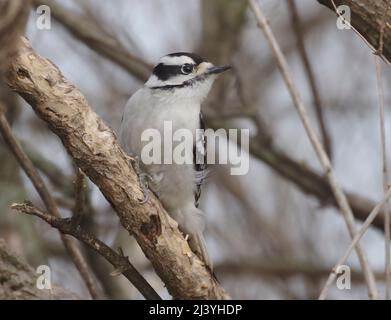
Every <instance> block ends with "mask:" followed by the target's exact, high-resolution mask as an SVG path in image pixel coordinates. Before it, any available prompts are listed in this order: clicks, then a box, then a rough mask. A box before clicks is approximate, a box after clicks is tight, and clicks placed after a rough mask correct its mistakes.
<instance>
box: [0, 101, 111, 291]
mask: <svg viewBox="0 0 391 320" xmlns="http://www.w3.org/2000/svg"><path fill="white" fill-rule="evenodd" d="M4 110H5V108H4V107H3V106H2V105H0V133H1V134H2V136H3V139H4V141H5V143H6V144H7V146H8V147H9V149H10V150H11V152H12V153H13V155H14V156H15V158H16V160H17V161H18V162H19V164H20V166H21V167H22V169H23V170H24V172H25V173H26V175H27V176H28V177H29V179H30V180H31V182H32V184H33V185H34V187H35V189H36V190H37V192H38V194H39V196H40V197H41V199H42V201H43V203H44V204H45V206H46V209H47V210H48V212H50V214H52V215H53V216H55V217H57V218H60V217H61V215H60V212H59V210H58V207H57V204H56V202H55V200H54V198H53V197H52V196H51V194H50V192H49V190H48V189H47V187H46V185H45V183H44V181H43V180H42V178H41V176H40V175H39V174H38V172H37V170H36V169H35V167H34V165H33V163H32V162H31V160H30V159H29V158H28V157H27V155H26V154H25V153H24V151H23V149H22V147H21V146H20V144H19V142H18V141H17V140H16V138H15V137H14V135H13V133H12V130H11V127H10V125H9V123H8V121H7V119H6V117H5V115H4ZM60 236H61V240H62V242H63V243H64V246H65V248H66V249H67V251H68V253H69V255H70V257H71V258H72V261H73V263H74V264H75V266H76V268H77V269H78V271H79V273H80V275H81V277H82V279H83V280H84V282H85V284H86V286H87V288H88V291H89V292H90V294H91V297H93V298H94V299H101V298H103V296H102V293H101V292H100V290H99V286H98V284H97V283H96V280H95V279H94V277H93V276H92V271H91V269H90V267H89V266H88V265H87V263H86V261H85V259H84V257H83V255H82V254H81V252H80V250H79V248H78V247H77V244H76V243H75V242H74V241H73V240H72V239H70V238H68V237H66V236H64V235H62V234H60Z"/></svg>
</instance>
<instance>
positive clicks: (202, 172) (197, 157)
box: [193, 112, 207, 207]
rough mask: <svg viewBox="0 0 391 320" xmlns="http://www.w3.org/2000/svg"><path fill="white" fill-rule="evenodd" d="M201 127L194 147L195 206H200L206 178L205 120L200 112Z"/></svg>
mask: <svg viewBox="0 0 391 320" xmlns="http://www.w3.org/2000/svg"><path fill="white" fill-rule="evenodd" d="M200 129H202V132H199V133H198V134H197V136H196V142H195V144H194V147H193V159H194V168H195V171H196V189H195V192H194V200H195V206H196V207H198V204H199V199H200V197H201V186H202V184H203V182H204V180H205V178H206V156H207V154H206V143H207V141H206V138H205V135H204V130H205V122H204V119H203V116H202V113H201V112H200Z"/></svg>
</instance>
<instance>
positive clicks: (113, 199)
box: [6, 39, 229, 299]
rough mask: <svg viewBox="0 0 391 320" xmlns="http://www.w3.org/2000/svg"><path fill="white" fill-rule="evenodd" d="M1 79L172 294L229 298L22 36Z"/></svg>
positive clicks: (71, 91)
mask: <svg viewBox="0 0 391 320" xmlns="http://www.w3.org/2000/svg"><path fill="white" fill-rule="evenodd" d="M6 78H7V81H8V84H9V85H10V87H11V88H12V89H13V90H15V91H16V92H17V93H19V94H20V95H21V96H22V97H23V98H24V99H25V100H26V101H27V102H28V103H30V105H31V106H32V107H33V109H34V111H35V113H36V114H37V115H38V116H39V117H40V118H41V119H43V120H44V121H45V122H46V123H47V124H48V125H49V127H50V129H51V130H52V131H53V132H54V133H55V134H57V135H58V136H59V138H60V139H61V141H62V143H63V144H64V146H65V148H66V149H67V151H68V152H69V154H70V155H71V157H72V158H73V159H74V160H75V162H76V164H77V165H78V166H79V167H80V168H81V169H82V170H83V172H84V173H85V174H86V175H87V176H88V177H89V178H90V179H91V180H92V181H93V182H94V183H95V184H96V185H97V186H98V187H99V189H100V190H101V192H102V193H103V195H104V196H105V197H106V199H107V200H108V201H109V202H110V203H111V204H112V206H113V208H114V210H115V211H116V212H117V214H118V216H119V218H120V220H121V223H122V225H123V226H124V228H125V229H126V230H127V231H128V232H129V234H131V235H133V236H134V237H135V238H136V240H137V242H138V243H139V245H140V247H141V248H142V250H143V252H144V253H145V255H146V256H147V258H148V259H149V260H150V261H151V263H152V265H153V267H154V268H155V270H156V272H157V274H158V275H159V276H160V277H161V279H162V280H163V282H164V283H165V285H166V286H167V289H168V291H169V292H170V294H171V295H172V296H173V297H175V298H177V299H224V298H229V297H228V295H227V294H226V292H225V291H224V289H222V288H221V287H220V285H219V284H218V283H217V282H216V281H215V279H214V278H213V276H212V275H211V273H210V272H209V271H208V270H207V269H206V268H205V266H204V264H203V263H202V262H201V261H200V260H199V259H198V258H197V256H196V255H195V254H193V252H192V251H191V250H190V248H189V246H188V244H187V242H186V241H185V240H184V238H183V235H182V234H181V233H180V231H179V230H178V226H177V223H176V222H175V221H174V220H172V219H171V218H170V217H169V216H168V215H167V213H166V212H165V211H164V209H163V207H162V205H161V204H160V202H159V201H158V200H157V199H156V198H155V197H154V196H153V195H151V197H150V200H149V201H148V202H147V203H146V204H141V203H140V199H142V198H143V194H142V191H141V190H140V188H139V184H138V178H137V175H136V174H135V172H134V170H133V169H132V167H131V165H130V160H131V159H130V158H129V157H128V156H127V155H126V154H125V153H124V152H123V150H122V149H121V148H120V146H119V145H118V143H117V141H116V137H115V135H114V133H113V131H112V130H111V129H110V128H109V127H108V126H107V125H106V124H105V123H104V122H103V121H102V120H101V119H100V118H99V117H98V115H97V114H96V113H95V112H94V111H92V109H91V108H90V106H89V105H88V102H87V100H86V99H85V97H84V96H83V95H82V94H81V93H80V91H79V90H78V89H77V88H76V87H75V86H73V85H72V84H71V83H70V82H69V81H67V80H66V79H65V78H64V77H63V75H62V74H61V72H60V71H59V69H58V68H57V67H56V66H55V65H54V64H53V63H51V62H50V61H49V60H47V59H45V58H43V57H41V56H39V55H38V54H37V53H36V52H35V51H34V50H33V49H32V48H31V47H30V45H29V43H28V41H27V40H26V39H23V41H22V43H21V44H20V47H19V51H18V54H17V55H16V56H15V58H14V59H13V60H12V62H11V65H10V68H9V70H8V71H7V73H6Z"/></svg>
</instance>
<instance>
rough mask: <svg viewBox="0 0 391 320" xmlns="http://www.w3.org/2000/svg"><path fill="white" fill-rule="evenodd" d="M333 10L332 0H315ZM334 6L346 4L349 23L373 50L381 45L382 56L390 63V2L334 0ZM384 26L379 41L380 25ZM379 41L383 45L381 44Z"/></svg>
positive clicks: (381, 0) (378, 0) (379, 0)
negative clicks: (349, 17) (349, 13)
mask: <svg viewBox="0 0 391 320" xmlns="http://www.w3.org/2000/svg"><path fill="white" fill-rule="evenodd" d="M317 1H318V2H319V3H320V4H322V5H324V6H326V7H328V8H329V9H331V10H332V11H334V12H335V7H334V4H333V1H332V0H317ZM334 3H335V5H336V6H340V5H346V6H349V8H350V10H351V25H352V27H353V28H354V29H355V30H357V32H358V33H359V34H360V35H361V36H362V37H363V38H364V39H365V40H366V42H367V44H369V45H370V46H371V47H372V49H373V51H374V52H375V51H377V50H378V48H380V47H382V48H383V51H382V57H383V58H384V59H385V60H387V61H388V63H391V10H390V6H391V3H390V1H388V0H377V1H373V0H334ZM383 25H384V26H385V29H384V33H383V35H384V37H383V41H381V38H382V37H381V32H380V30H381V29H382V26H383ZM381 42H383V45H382V46H381Z"/></svg>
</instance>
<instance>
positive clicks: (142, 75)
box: [33, 0, 152, 82]
mask: <svg viewBox="0 0 391 320" xmlns="http://www.w3.org/2000/svg"><path fill="white" fill-rule="evenodd" d="M33 3H34V5H36V6H39V5H41V4H45V5H48V6H49V7H50V10H51V13H52V15H53V18H54V19H56V20H57V21H58V22H60V23H61V24H62V25H63V26H64V27H65V28H66V30H68V31H69V32H70V33H71V34H72V35H73V36H74V37H75V38H77V39H79V40H81V42H83V43H84V44H85V45H87V46H88V47H89V48H91V49H92V50H94V51H95V52H97V53H99V54H100V55H102V56H104V57H106V58H108V59H109V60H112V61H115V63H116V64H119V65H120V66H121V67H123V68H124V70H128V71H129V73H130V75H132V76H134V77H135V78H136V79H138V80H139V81H142V82H144V81H145V80H146V79H147V78H148V77H149V73H150V70H151V69H152V66H150V65H149V64H147V63H145V62H144V61H143V60H141V59H140V58H137V57H135V56H133V55H132V54H130V53H129V52H128V51H127V50H126V49H125V48H123V47H122V46H121V44H120V43H119V42H118V41H117V40H116V39H115V38H114V37H113V36H111V35H109V34H107V33H105V32H104V30H102V29H99V27H98V26H97V25H95V24H94V23H92V22H91V21H89V20H88V19H85V18H84V17H83V16H81V15H80V14H78V13H76V12H71V11H70V10H67V9H65V8H63V6H62V5H61V4H59V3H58V2H55V1H52V0H45V1H44V2H42V1H40V0H33Z"/></svg>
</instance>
